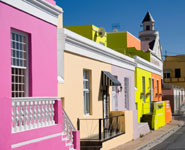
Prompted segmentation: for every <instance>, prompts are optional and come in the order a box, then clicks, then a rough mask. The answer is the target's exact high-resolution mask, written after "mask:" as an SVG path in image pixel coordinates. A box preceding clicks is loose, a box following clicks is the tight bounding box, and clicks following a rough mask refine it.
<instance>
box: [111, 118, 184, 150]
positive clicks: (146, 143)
mask: <svg viewBox="0 0 185 150" xmlns="http://www.w3.org/2000/svg"><path fill="white" fill-rule="evenodd" d="M183 124H184V122H183V121H178V120H172V122H170V123H169V124H167V125H165V126H164V127H162V128H160V129H158V130H155V131H150V132H149V133H148V134H147V135H145V136H143V137H141V138H138V139H136V140H133V141H131V142H128V143H126V144H123V145H120V146H118V147H116V148H114V149H112V150H123V149H126V150H139V149H140V150H141V149H142V150H145V149H146V150H148V149H150V148H151V147H153V146H155V145H156V144H159V143H160V142H162V141H164V140H165V139H166V138H168V137H169V136H170V135H171V134H173V133H174V132H175V131H177V130H178V129H179V128H180V126H182V125H183Z"/></svg>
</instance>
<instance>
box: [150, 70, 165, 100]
mask: <svg viewBox="0 0 185 150" xmlns="http://www.w3.org/2000/svg"><path fill="white" fill-rule="evenodd" d="M151 78H152V86H151V87H152V89H151V90H152V91H151V93H152V101H162V86H161V85H162V84H161V76H160V75H157V74H155V73H151Z"/></svg>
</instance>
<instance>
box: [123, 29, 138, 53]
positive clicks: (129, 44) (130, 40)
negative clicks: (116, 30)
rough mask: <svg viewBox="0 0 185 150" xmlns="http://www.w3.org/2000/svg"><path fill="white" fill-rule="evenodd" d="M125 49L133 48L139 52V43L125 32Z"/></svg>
mask: <svg viewBox="0 0 185 150" xmlns="http://www.w3.org/2000/svg"><path fill="white" fill-rule="evenodd" d="M126 36H127V47H135V48H136V49H137V50H141V41H140V40H139V39H138V38H136V37H135V36H134V35H132V34H131V33H129V32H126Z"/></svg>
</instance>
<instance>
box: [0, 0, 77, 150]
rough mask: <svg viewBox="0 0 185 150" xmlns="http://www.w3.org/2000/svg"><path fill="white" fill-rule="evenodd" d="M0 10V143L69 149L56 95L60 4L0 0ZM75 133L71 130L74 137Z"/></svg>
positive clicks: (6, 149)
mask: <svg viewBox="0 0 185 150" xmlns="http://www.w3.org/2000/svg"><path fill="white" fill-rule="evenodd" d="M0 12H1V13H0V19H1V29H0V31H1V33H2V34H1V36H0V39H1V41H2V43H1V45H0V48H1V52H0V56H1V59H0V61H1V62H0V64H1V67H0V68H1V69H2V70H1V72H2V73H1V78H0V84H1V86H0V89H1V93H0V105H1V107H2V108H1V110H0V114H1V115H0V119H1V123H0V127H1V128H0V132H1V135H0V149H2V150H10V149H15V150H18V149H19V150H22V149H34V150H40V149H45V150H51V149H56V150H57V149H67V148H68V149H73V148H74V147H75V145H73V143H70V142H69V141H65V140H64V138H65V137H64V136H66V135H65V133H64V132H63V116H62V111H63V110H62V108H61V99H59V98H58V97H57V95H58V94H57V25H58V16H59V15H62V13H63V11H62V9H61V8H60V9H59V8H58V7H57V6H56V3H55V1H53V0H47V1H39V0H36V1H27V0H25V1H22V0H17V1H11V0H1V1H0ZM41 60H42V61H41ZM48 62H49V63H48ZM48 68H49V70H48ZM77 138H78V133H77V132H76V133H75V132H74V143H75V142H76V139H77ZM66 139H67V138H66Z"/></svg>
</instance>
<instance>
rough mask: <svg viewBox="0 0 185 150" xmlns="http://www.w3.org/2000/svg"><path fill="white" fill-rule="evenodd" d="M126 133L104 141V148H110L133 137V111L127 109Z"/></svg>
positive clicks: (106, 149)
mask: <svg viewBox="0 0 185 150" xmlns="http://www.w3.org/2000/svg"><path fill="white" fill-rule="evenodd" d="M124 114H125V134H123V135H121V136H118V137H115V138H113V139H111V140H108V141H106V142H103V145H102V149H103V150H109V149H112V148H115V147H117V146H119V145H121V144H124V143H126V142H129V141H131V140H132V139H133V111H125V112H124Z"/></svg>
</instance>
